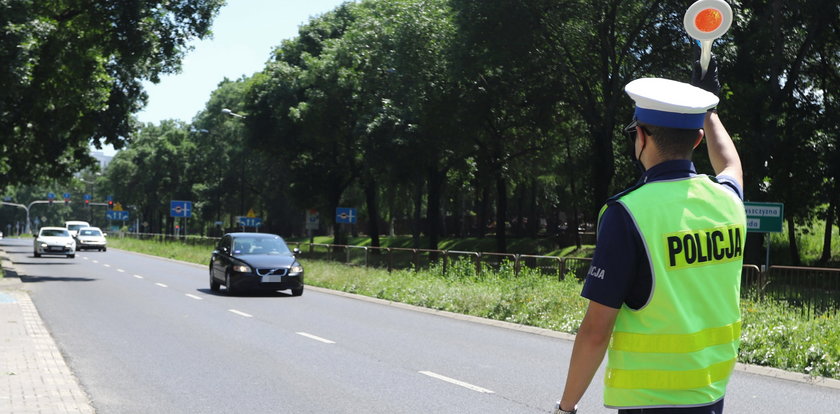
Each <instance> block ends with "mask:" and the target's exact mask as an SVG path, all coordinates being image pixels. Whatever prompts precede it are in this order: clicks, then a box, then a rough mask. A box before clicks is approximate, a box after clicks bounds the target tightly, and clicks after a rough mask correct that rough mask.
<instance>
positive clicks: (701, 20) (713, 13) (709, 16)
mask: <svg viewBox="0 0 840 414" xmlns="http://www.w3.org/2000/svg"><path fill="white" fill-rule="evenodd" d="M721 23H723V15H722V14H721V13H720V11H718V10H716V9H705V10H702V11H700V12H699V13H697V15H696V16H695V17H694V27H696V28H697V29H698V30H700V31H701V32H706V33H709V32H712V31H715V30H716V29H717V28H718V27H720V25H721Z"/></svg>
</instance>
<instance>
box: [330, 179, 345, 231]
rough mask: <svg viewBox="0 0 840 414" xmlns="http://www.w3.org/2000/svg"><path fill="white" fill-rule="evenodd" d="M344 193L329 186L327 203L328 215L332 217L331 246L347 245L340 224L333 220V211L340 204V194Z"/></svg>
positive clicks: (335, 187) (334, 186) (333, 186)
mask: <svg viewBox="0 0 840 414" xmlns="http://www.w3.org/2000/svg"><path fill="white" fill-rule="evenodd" d="M343 192H344V191H343V190H342V189H340V188H338V186H337V185H332V186H330V195H329V203H330V205H329V206H328V207H329V209H328V210H327V211H329V214H330V215H332V220H333V244H341V245H344V244H347V241H348V239H347V234H346V233H345V232H343V231H342V228H341V223H339V222H338V221H337V220H336V219H335V210H336V209H337V208H338V203H340V202H341V193H343Z"/></svg>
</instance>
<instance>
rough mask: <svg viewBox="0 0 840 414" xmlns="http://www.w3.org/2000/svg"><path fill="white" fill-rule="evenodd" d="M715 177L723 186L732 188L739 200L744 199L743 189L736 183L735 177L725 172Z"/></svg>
mask: <svg viewBox="0 0 840 414" xmlns="http://www.w3.org/2000/svg"><path fill="white" fill-rule="evenodd" d="M715 179H716V180H717V182H718V183H719V184H721V185H723V187H724V188H728V189H730V190H732V191H733V192H734V193H735V195H737V196H738V198H740V199H741V201H744V189H743V188H741V184H738V181H736V180H735V177H732V176H729V175H726V174H721V175H718V176H717V177H715Z"/></svg>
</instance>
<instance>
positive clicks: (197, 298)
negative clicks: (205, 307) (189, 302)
mask: <svg viewBox="0 0 840 414" xmlns="http://www.w3.org/2000/svg"><path fill="white" fill-rule="evenodd" d="M186 295H187V297H188V298H191V299H195V300H203V299H202V298H201V297H199V296H196V295H193V294H190V293H187V294H186Z"/></svg>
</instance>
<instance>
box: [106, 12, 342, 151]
mask: <svg viewBox="0 0 840 414" xmlns="http://www.w3.org/2000/svg"><path fill="white" fill-rule="evenodd" d="M344 2H345V0H227V5H225V6H223V7H222V8H221V10H220V11H219V14H218V15H217V16H216V18H215V19H214V22H213V28H212V30H213V37H212V38H210V39H205V40H200V41H199V40H196V41H193V42H192V43H191V45H192V46H193V50H192V51H190V52H188V53H187V55H186V56H185V58H184V59H183V61H182V68H181V72H180V73H178V74H173V75H168V76H164V77H162V78H161V81H160V83H158V84H152V83H150V82H147V83H145V84H144V88H145V89H146V92H147V93H148V95H149V100H148V104H147V105H146V108H145V109H144V110H143V111H142V112H139V113H138V114H137V118H138V119H139V120H140V121H141V122H151V123H159V122H160V121H161V120H164V119H179V120H182V121H185V122H190V121H192V119H193V117H194V116H195V115H196V114H197V113H198V112H199V111H201V110H202V109H203V108H204V104H206V103H207V101H208V100H209V99H210V93H211V92H212V91H213V90H215V89H216V87H217V86H218V85H219V83H220V82H221V81H222V80H224V78H225V77H227V78H228V79H231V80H233V79H239V78H240V77H242V76H243V75H245V76H251V75H253V74H254V73H255V72H259V71H261V70H262V69H263V67H264V66H265V63H266V61H268V59H269V57H270V55H271V51H272V50H273V49H274V47H276V46H279V45H280V43H281V41H283V40H284V39H290V38H293V37H295V36H297V31H298V28H299V27H300V26H301V25H302V24H304V23H306V22H308V21H309V19H310V18H311V17H315V16H319V15H321V14H324V13H326V12H328V11H330V10H333V9H334V8H336V7H337V6H338V5H340V4H342V3H344ZM103 152H105V154H106V155H113V153H114V150H113V148H109V147H107V148H104V151H103Z"/></svg>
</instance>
